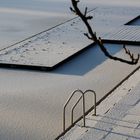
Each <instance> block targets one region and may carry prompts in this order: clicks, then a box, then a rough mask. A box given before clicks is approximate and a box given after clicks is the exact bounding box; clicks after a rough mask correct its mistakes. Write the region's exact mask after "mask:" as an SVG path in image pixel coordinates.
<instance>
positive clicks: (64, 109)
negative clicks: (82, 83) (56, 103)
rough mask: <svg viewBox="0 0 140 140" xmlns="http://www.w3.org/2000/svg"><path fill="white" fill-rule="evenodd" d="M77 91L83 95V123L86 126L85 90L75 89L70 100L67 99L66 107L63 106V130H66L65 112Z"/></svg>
mask: <svg viewBox="0 0 140 140" xmlns="http://www.w3.org/2000/svg"><path fill="white" fill-rule="evenodd" d="M75 93H81V94H82V97H83V123H84V126H85V96H84V92H82V91H81V90H79V89H78V90H75V91H74V92H72V94H71V96H70V97H69V98H68V100H67V101H66V103H65V105H64V107H63V131H65V112H66V107H67V105H68V104H69V102H70V100H71V99H72V97H73V96H74V94H75Z"/></svg>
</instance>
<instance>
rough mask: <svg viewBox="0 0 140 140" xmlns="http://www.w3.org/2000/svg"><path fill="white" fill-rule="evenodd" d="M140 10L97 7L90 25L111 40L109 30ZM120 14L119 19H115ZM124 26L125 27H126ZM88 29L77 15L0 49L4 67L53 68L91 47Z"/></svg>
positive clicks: (0, 64) (126, 20)
mask: <svg viewBox="0 0 140 140" xmlns="http://www.w3.org/2000/svg"><path fill="white" fill-rule="evenodd" d="M139 12H140V10H139V9H138V10H136V9H132V10H131V11H130V10H129V8H126V9H125V10H124V8H120V9H119V10H118V9H117V10H114V8H113V7H110V8H106V7H105V8H95V9H94V10H93V11H91V12H90V13H89V15H92V16H93V17H94V19H93V20H91V21H90V24H91V26H93V25H94V28H95V30H96V32H97V36H100V37H102V38H103V37H106V39H109V40H111V39H112V33H111V34H110V33H109V32H111V31H112V30H114V29H117V28H118V27H120V26H121V25H124V24H125V23H126V22H128V21H130V20H132V19H133V18H134V17H137V16H138V15H139ZM122 13H123V14H122ZM116 15H117V17H118V18H117V20H116V18H114V16H116ZM124 17H125V18H124ZM123 28H124V26H123V27H122V30H123ZM133 28H134V29H133ZM133 28H131V29H133V30H136V31H137V34H139V33H140V30H139V28H137V29H135V28H136V27H133ZM128 31H129V30H128ZM86 32H87V29H86V27H85V26H84V24H83V22H81V20H80V19H79V18H74V19H72V20H70V21H68V22H65V23H64V24H61V25H59V26H56V27H55V28H52V29H50V30H47V31H44V32H41V33H39V34H37V35H34V36H32V37H30V38H28V39H26V40H24V41H21V42H19V43H16V44H14V45H12V46H10V47H8V48H5V49H3V50H0V67H18V68H26V69H37V70H52V69H54V68H55V67H56V66H58V65H60V64H62V63H64V62H66V61H67V60H68V59H70V58H72V57H73V56H75V55H77V54H79V53H81V52H82V51H84V50H85V49H87V48H89V46H90V44H91V43H92V41H91V40H89V39H87V38H86V37H85V36H84V35H83V34H84V33H86ZM129 32H131V30H130V31H129ZM108 33H109V34H108ZM113 33H114V32H113ZM116 33H118V30H117V31H116V32H115V33H114V36H115V34H116ZM124 33H125V32H124ZM133 35H134V33H133ZM107 37H109V38H107ZM121 37H122V36H121ZM103 39H104V38H103ZM117 39H118V38H116V40H117ZM128 39H129V38H128ZM138 40H139V39H138Z"/></svg>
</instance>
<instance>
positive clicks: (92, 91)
mask: <svg viewBox="0 0 140 140" xmlns="http://www.w3.org/2000/svg"><path fill="white" fill-rule="evenodd" d="M88 92H91V93H93V94H94V99H93V101H94V115H95V116H96V92H95V91H94V90H90V89H89V90H86V91H85V92H84V94H86V93H88Z"/></svg>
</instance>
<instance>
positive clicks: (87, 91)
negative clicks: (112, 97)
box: [71, 90, 96, 125]
mask: <svg viewBox="0 0 140 140" xmlns="http://www.w3.org/2000/svg"><path fill="white" fill-rule="evenodd" d="M89 92H91V93H93V94H94V115H95V116H96V92H95V91H94V90H86V91H85V92H84V94H86V93H89ZM81 99H82V96H81V97H80V98H79V100H78V101H77V102H76V104H75V105H74V106H73V107H72V109H71V125H73V114H74V109H75V108H76V106H77V105H78V103H79V102H80V100H81Z"/></svg>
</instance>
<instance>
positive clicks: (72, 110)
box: [71, 96, 82, 125]
mask: <svg viewBox="0 0 140 140" xmlns="http://www.w3.org/2000/svg"><path fill="white" fill-rule="evenodd" d="M81 99H82V96H81V97H80V98H79V100H78V101H77V102H76V104H75V105H74V106H73V108H72V109H71V125H73V112H74V109H75V108H76V106H77V105H78V103H79V102H80V101H81Z"/></svg>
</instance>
